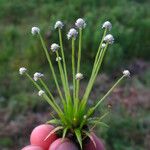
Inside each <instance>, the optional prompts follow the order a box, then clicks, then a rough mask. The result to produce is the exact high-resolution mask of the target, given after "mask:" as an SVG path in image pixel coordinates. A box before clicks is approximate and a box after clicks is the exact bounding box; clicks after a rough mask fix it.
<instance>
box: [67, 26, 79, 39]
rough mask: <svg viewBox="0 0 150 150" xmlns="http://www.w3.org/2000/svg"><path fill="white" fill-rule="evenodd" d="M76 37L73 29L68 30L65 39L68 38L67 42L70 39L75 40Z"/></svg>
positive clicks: (76, 33)
mask: <svg viewBox="0 0 150 150" xmlns="http://www.w3.org/2000/svg"><path fill="white" fill-rule="evenodd" d="M77 35H78V32H77V30H76V29H74V28H71V29H70V30H69V32H68V34H67V38H68V40H69V39H70V38H75V39H76V37H77Z"/></svg>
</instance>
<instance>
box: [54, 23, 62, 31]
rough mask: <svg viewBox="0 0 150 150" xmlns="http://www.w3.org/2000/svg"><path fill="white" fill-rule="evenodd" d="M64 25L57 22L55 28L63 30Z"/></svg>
mask: <svg viewBox="0 0 150 150" xmlns="http://www.w3.org/2000/svg"><path fill="white" fill-rule="evenodd" d="M63 26H64V24H63V23H62V22H61V21H56V23H55V26H54V28H55V29H57V28H58V29H62V28H63Z"/></svg>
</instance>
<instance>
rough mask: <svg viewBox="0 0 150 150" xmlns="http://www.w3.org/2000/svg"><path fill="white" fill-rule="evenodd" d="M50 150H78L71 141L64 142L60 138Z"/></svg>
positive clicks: (65, 140)
mask: <svg viewBox="0 0 150 150" xmlns="http://www.w3.org/2000/svg"><path fill="white" fill-rule="evenodd" d="M49 150H78V148H77V146H76V145H75V144H74V143H73V142H71V141H70V140H69V139H67V138H65V139H64V140H62V138H59V139H57V140H56V141H54V142H53V143H52V144H51V146H50V147H49Z"/></svg>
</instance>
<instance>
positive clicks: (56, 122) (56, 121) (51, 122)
mask: <svg viewBox="0 0 150 150" xmlns="http://www.w3.org/2000/svg"><path fill="white" fill-rule="evenodd" d="M46 123H48V124H55V125H60V124H61V121H60V120H59V119H52V120H49V121H47V122H46Z"/></svg>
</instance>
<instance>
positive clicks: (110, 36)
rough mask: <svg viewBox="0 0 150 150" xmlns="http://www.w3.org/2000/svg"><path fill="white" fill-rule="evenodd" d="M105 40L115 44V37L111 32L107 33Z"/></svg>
mask: <svg viewBox="0 0 150 150" xmlns="http://www.w3.org/2000/svg"><path fill="white" fill-rule="evenodd" d="M104 41H105V42H106V43H108V44H113V43H114V37H113V36H112V35H111V34H107V35H106V36H105V37H104Z"/></svg>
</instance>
